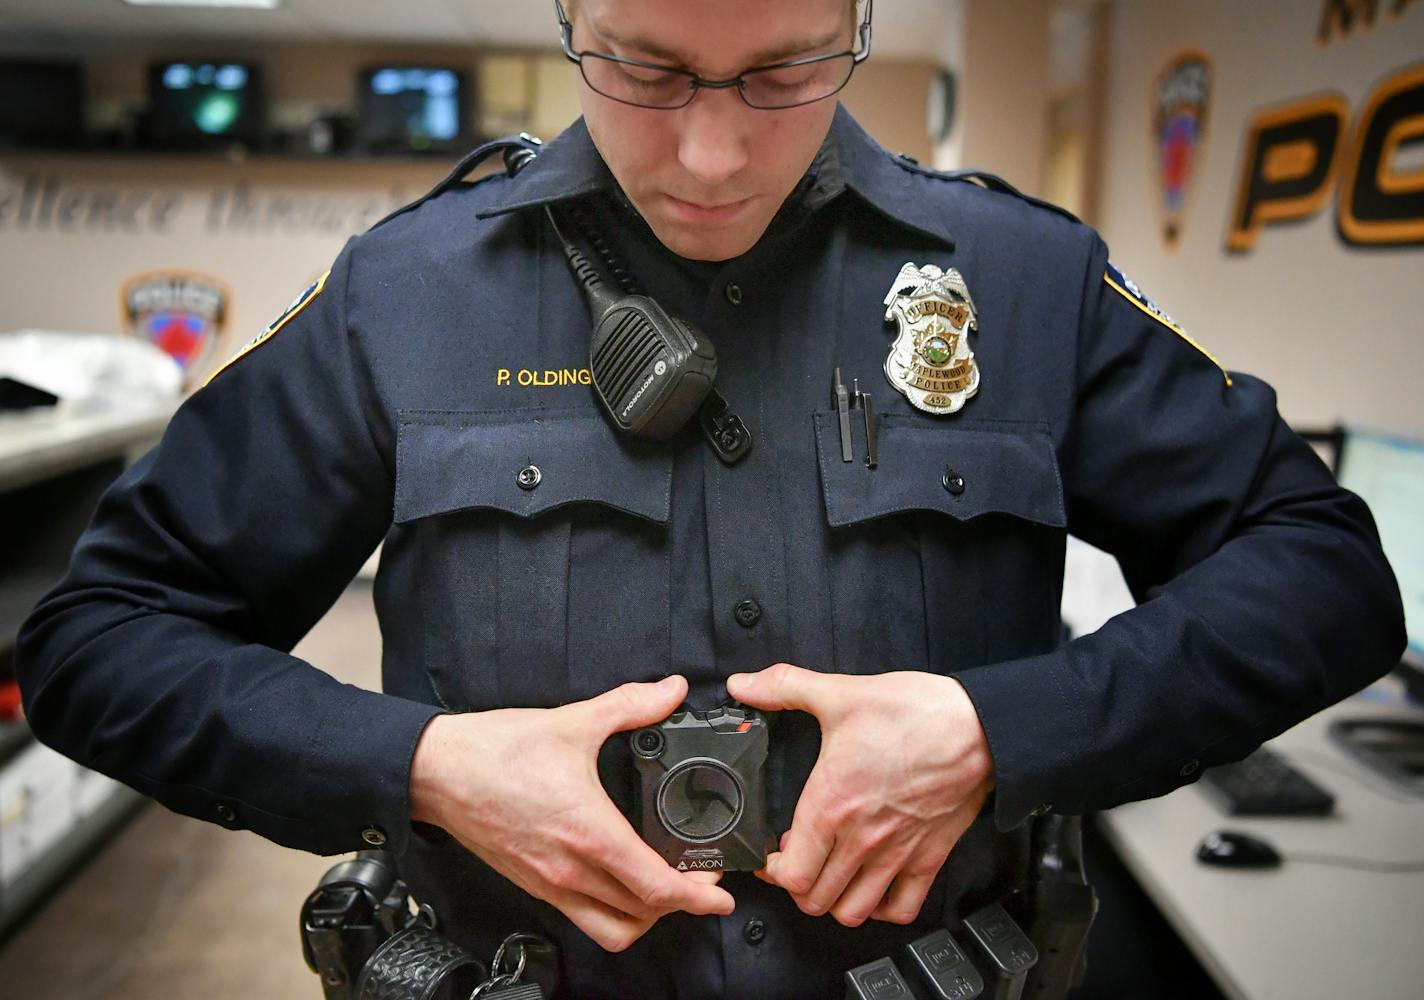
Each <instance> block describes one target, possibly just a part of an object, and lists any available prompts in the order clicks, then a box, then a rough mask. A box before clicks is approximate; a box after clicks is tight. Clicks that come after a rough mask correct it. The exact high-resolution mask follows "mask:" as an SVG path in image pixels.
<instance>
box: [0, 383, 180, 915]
mask: <svg viewBox="0 0 1424 1000" xmlns="http://www.w3.org/2000/svg"><path fill="white" fill-rule="evenodd" d="M176 405H177V403H176V400H175V401H168V402H161V403H148V404H135V405H132V406H126V407H120V408H109V409H100V408H98V407H96V406H89V407H81V408H67V407H57V408H54V409H34V410H26V411H24V412H21V413H0V553H3V554H0V683H4V682H8V681H11V680H13V673H14V671H13V654H14V645H15V639H16V635H17V634H18V632H19V629H20V625H21V623H22V622H23V621H24V619H25V618H26V617H27V616H28V614H29V612H30V610H31V608H33V607H34V605H35V603H36V602H37V601H38V600H39V599H40V598H41V597H42V596H43V595H44V593H45V592H46V591H47V590H48V589H49V588H50V587H52V586H53V585H54V584H55V582H56V581H58V580H59V578H60V577H61V576H62V575H63V573H64V568H65V566H66V565H67V564H68V562H69V553H70V550H71V549H72V548H73V546H74V542H75V539H76V538H78V537H79V533H80V532H81V531H82V530H83V528H84V526H85V524H86V523H88V521H89V518H90V517H91V516H92V514H93V512H94V506H95V504H96V503H97V501H98V499H99V496H100V494H101V493H102V492H103V490H104V489H105V488H106V487H107V486H108V485H109V483H110V482H112V481H113V478H114V477H115V476H116V475H118V473H119V472H120V471H121V470H122V469H123V467H124V466H125V465H126V464H127V463H128V462H129V461H131V460H132V459H133V458H134V457H136V456H137V454H139V453H140V452H142V451H143V450H145V449H147V448H149V447H151V446H152V445H153V443H154V442H155V441H156V440H157V439H158V437H159V436H160V435H161V434H162V432H163V428H164V426H165V425H166V424H167V422H168V418H169V417H170V416H171V415H172V413H173V410H174V407H175V406H176ZM144 801H145V800H144V798H143V797H142V796H140V795H139V794H138V793H137V792H135V791H133V790H131V789H129V788H127V787H125V786H123V785H120V784H119V783H118V782H115V781H112V780H110V779H109V778H107V777H105V776H104V775H102V774H98V773H96V772H94V771H89V770H87V769H85V768H83V767H80V766H79V765H78V764H75V763H74V762H73V761H70V760H68V759H66V758H64V757H61V756H60V755H59V754H58V753H56V752H55V751H53V750H51V749H50V748H49V747H46V746H43V745H41V744H39V743H37V742H35V740H34V737H33V736H31V735H30V732H29V729H28V728H27V727H26V726H25V724H24V722H22V721H18V720H16V721H7V720H3V719H0V937H3V936H4V935H5V934H6V933H7V932H8V931H9V930H10V929H11V928H12V927H14V926H15V925H16V924H17V923H18V922H19V920H20V919H21V918H22V917H23V916H24V914H25V913H26V912H28V911H29V910H30V909H32V908H33V907H34V906H36V905H38V904H39V903H40V902H41V901H42V900H43V899H44V898H45V897H47V896H48V895H49V893H50V892H52V891H53V889H54V887H55V886H56V885H57V884H58V883H59V882H60V881H61V880H63V879H64V878H65V877H66V876H68V875H69V874H70V873H71V872H73V871H74V870H75V869H76V868H77V867H78V866H79V864H80V863H81V862H82V861H83V860H85V859H86V858H88V857H89V856H90V855H91V854H92V853H93V851H94V848H95V847H96V846H97V845H98V844H99V843H100V842H102V841H103V839H104V838H105V837H107V836H108V835H109V833H110V831H111V830H112V829H114V828H115V827H116V826H117V825H118V824H119V823H121V822H123V821H124V820H125V819H126V818H127V817H128V816H130V815H132V814H133V812H134V811H135V810H136V809H137V808H138V807H139V806H140V805H141V804H142V803H143V802H144Z"/></svg>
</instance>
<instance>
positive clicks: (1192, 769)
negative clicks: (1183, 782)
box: [1177, 757, 1201, 778]
mask: <svg viewBox="0 0 1424 1000" xmlns="http://www.w3.org/2000/svg"><path fill="white" fill-rule="evenodd" d="M1199 770H1201V761H1199V760H1197V759H1196V758H1195V757H1193V758H1192V759H1191V760H1189V761H1187V762H1186V763H1185V764H1183V765H1182V769H1181V770H1180V771H1178V772H1177V773H1178V774H1180V775H1181V776H1182V777H1184V778H1190V777H1191V776H1192V775H1194V774H1196V773H1197V771H1199Z"/></svg>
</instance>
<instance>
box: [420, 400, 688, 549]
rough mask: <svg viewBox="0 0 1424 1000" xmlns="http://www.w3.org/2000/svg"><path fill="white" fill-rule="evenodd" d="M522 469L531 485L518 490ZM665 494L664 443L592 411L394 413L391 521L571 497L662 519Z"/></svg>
mask: <svg viewBox="0 0 1424 1000" xmlns="http://www.w3.org/2000/svg"><path fill="white" fill-rule="evenodd" d="M528 466H533V467H534V468H535V469H537V470H538V477H537V480H538V481H537V485H534V486H533V487H532V488H528V489H526V488H525V487H523V486H521V485H520V473H521V471H522V470H524V469H525V468H526V467H528ZM529 478H532V477H526V482H527V481H528V479H529ZM671 497H672V452H671V451H670V450H669V449H668V448H667V446H665V445H662V446H660V445H658V444H656V443H654V442H646V441H636V440H632V439H630V438H626V437H623V436H621V435H619V433H618V432H617V431H616V430H615V429H614V428H612V427H610V426H609V425H608V423H607V422H606V421H605V420H604V419H603V418H602V416H601V415H600V414H599V413H598V412H597V411H595V410H565V411H554V410H515V411H509V410H501V411H493V412H466V413H451V412H448V411H421V410H403V411H401V419H400V425H399V428H398V430H397V438H396V487H395V522H396V523H397V524H403V523H405V522H407V521H412V520H415V519H416V518H421V517H431V516H434V515H436V514H447V513H451V512H453V511H457V510H468V509H471V508H477V507H487V508H492V509H495V510H502V511H507V512H508V513H510V514H514V515H516V516H519V517H535V516H537V515H539V514H542V513H544V512H545V511H548V510H552V509H554V508H555V507H561V506H563V505H564V504H569V503H580V502H591V503H599V504H603V505H605V506H607V507H612V508H614V509H616V510H621V511H625V512H627V513H629V514H633V515H635V516H637V517H642V518H646V519H648V520H649V521H655V522H658V523H661V524H665V523H667V519H668V513H669V510H670V507H671Z"/></svg>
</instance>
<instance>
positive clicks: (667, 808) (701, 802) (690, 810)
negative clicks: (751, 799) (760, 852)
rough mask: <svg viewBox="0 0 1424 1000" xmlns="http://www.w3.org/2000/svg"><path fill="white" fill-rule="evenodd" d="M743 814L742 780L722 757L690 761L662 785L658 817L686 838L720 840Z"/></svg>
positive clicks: (671, 829)
mask: <svg viewBox="0 0 1424 1000" xmlns="http://www.w3.org/2000/svg"><path fill="white" fill-rule="evenodd" d="M741 817H742V786H741V783H740V782H739V781H738V780H737V776H736V775H735V774H733V773H732V772H731V771H730V770H728V769H727V767H726V765H724V764H722V763H721V762H720V761H715V760H711V759H709V758H703V759H694V760H690V761H687V762H685V763H683V764H682V765H680V766H678V767H676V768H674V769H673V771H672V772H671V773H670V774H668V776H667V777H666V778H664V779H663V783H662V786H661V787H660V788H659V789H658V818H659V819H660V820H662V823H663V826H665V827H667V829H668V831H669V832H670V833H672V834H674V835H675V836H678V837H681V838H682V839H683V840H692V841H708V840H716V839H717V838H718V837H723V836H725V835H726V834H727V833H729V832H730V831H731V830H732V828H733V827H735V826H736V825H737V821H738V820H740V819H741Z"/></svg>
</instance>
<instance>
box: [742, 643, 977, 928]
mask: <svg viewBox="0 0 1424 1000" xmlns="http://www.w3.org/2000/svg"><path fill="white" fill-rule="evenodd" d="M727 692H728V693H729V694H730V695H731V696H732V697H733V698H736V699H737V700H738V701H741V702H742V703H744V704H746V705H749V706H751V707H754V708H759V709H763V710H767V711H776V710H779V709H798V710H800V711H803V712H809V713H811V714H812V715H814V716H815V717H816V719H817V721H818V722H820V725H821V753H820V756H819V757H818V758H817V760H816V766H815V768H813V769H812V771H811V776H810V778H808V779H807V781H806V787H805V788H804V789H803V790H802V792H801V798H800V799H799V801H798V802H797V803H796V812H795V815H794V816H793V817H792V821H791V829H790V830H788V831H787V832H786V834H785V835H784V836H783V837H782V838H781V848H782V849H781V850H780V851H779V852H775V853H772V854H770V855H768V857H767V863H766V869H765V870H764V871H763V872H758V873H757V874H758V876H759V877H761V878H762V879H763V880H764V881H767V882H771V883H772V884H774V885H779V886H781V887H782V888H784V889H786V890H787V891H788V892H789V893H790V894H791V896H792V898H793V899H795V900H796V904H797V905H798V906H800V907H801V909H802V910H803V911H804V912H806V913H809V914H811V915H812V916H820V915H821V914H823V913H827V912H829V913H830V914H831V915H832V916H834V917H835V918H836V920H838V921H839V922H840V923H842V924H845V925H846V926H847V927H856V926H859V925H860V924H862V923H864V922H865V921H866V920H867V919H868V918H872V917H873V918H875V919H876V920H887V921H891V922H893V923H902V924H908V923H910V922H911V921H913V920H914V919H915V918H916V917H917V916H918V915H919V912H920V907H921V906H922V905H923V904H924V901H925V896H926V895H927V894H928V893H929V889H930V883H931V882H933V881H934V877H935V875H936V874H938V872H939V870H940V868H941V867H943V865H944V862H945V859H946V858H947V857H948V856H949V852H950V850H951V849H952V848H953V847H954V845H955V844H956V843H957V842H958V841H959V838H960V837H961V836H962V835H963V833H964V831H965V830H967V829H968V828H969V824H970V823H972V822H973V821H974V817H975V816H976V815H978V813H979V809H980V806H982V805H983V803H984V799H985V797H986V796H987V795H988V794H989V790H990V789H991V788H992V787H993V783H994V781H993V762H992V760H991V758H990V756H989V746H988V743H987V741H986V740H985V737H984V730H983V727H982V726H981V725H980V724H979V716H978V714H977V713H976V712H975V711H974V706H973V704H972V703H971V702H970V700H969V695H968V694H966V693H965V691H964V688H963V687H962V686H961V685H960V683H959V682H958V681H957V680H954V679H953V678H951V677H941V676H939V675H937V674H927V673H919V672H915V671H896V672H893V673H887V674H873V675H863V676H861V675H850V674H822V673H817V672H815V671H811V670H804V669H802V668H801V667H796V666H792V665H791V664H789V663H777V664H775V665H773V666H771V667H768V668H767V669H765V670H762V671H759V672H757V673H755V674H733V675H732V676H731V677H729V678H727Z"/></svg>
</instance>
